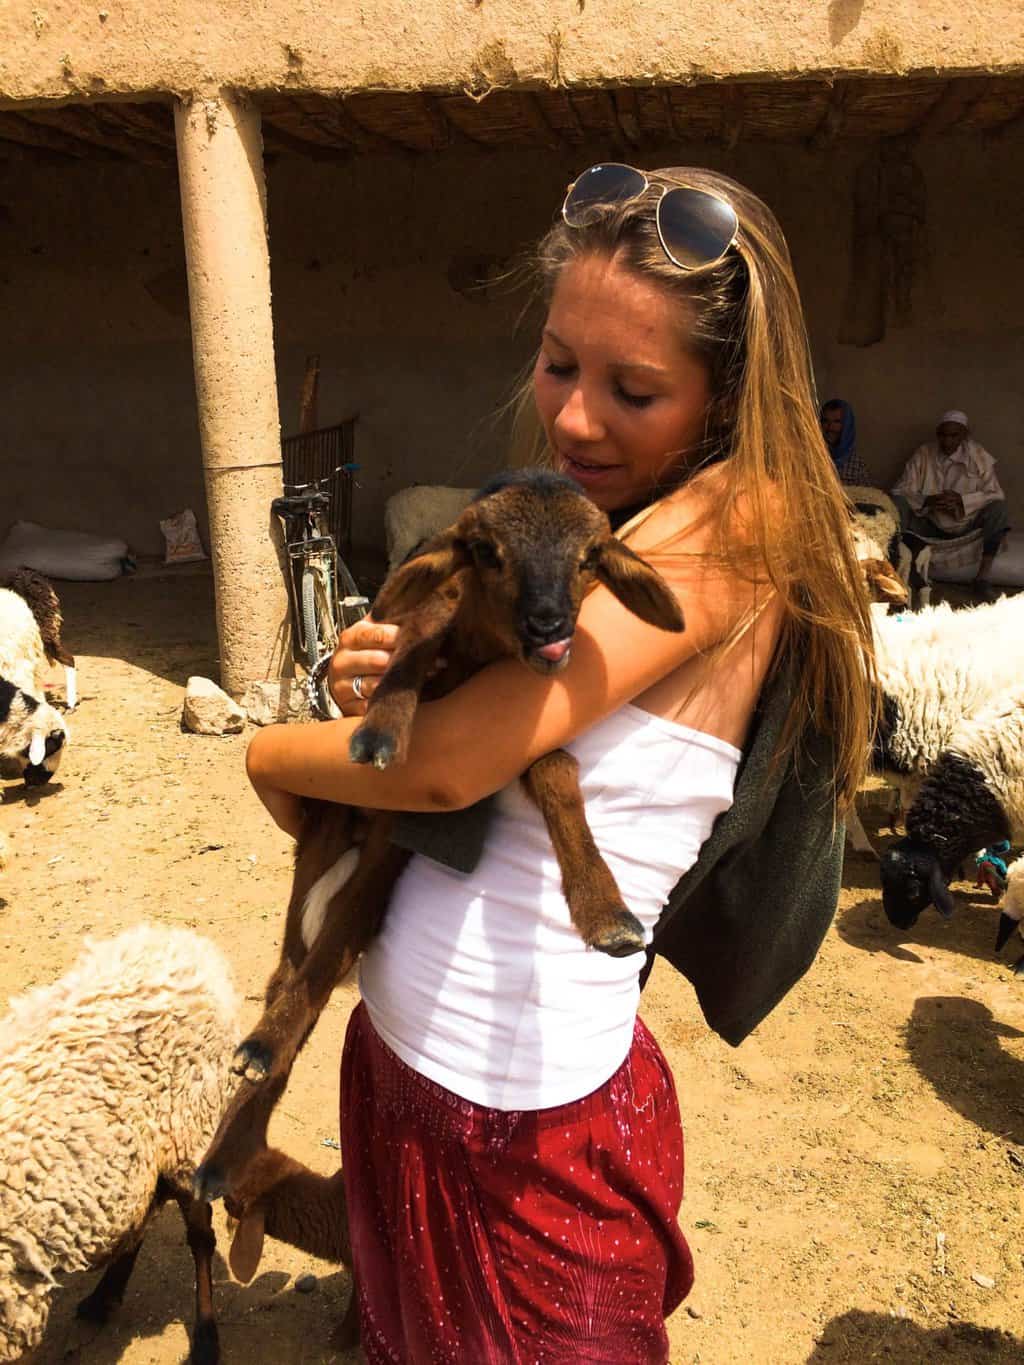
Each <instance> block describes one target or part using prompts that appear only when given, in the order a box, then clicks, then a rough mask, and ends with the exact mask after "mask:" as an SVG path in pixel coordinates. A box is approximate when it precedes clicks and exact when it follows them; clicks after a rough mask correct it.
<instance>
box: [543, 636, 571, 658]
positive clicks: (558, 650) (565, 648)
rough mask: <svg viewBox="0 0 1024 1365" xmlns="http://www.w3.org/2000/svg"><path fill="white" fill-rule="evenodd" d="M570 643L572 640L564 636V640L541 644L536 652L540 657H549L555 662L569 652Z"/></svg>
mask: <svg viewBox="0 0 1024 1365" xmlns="http://www.w3.org/2000/svg"><path fill="white" fill-rule="evenodd" d="M571 644H572V641H571V640H570V639H569V637H568V636H566V638H565V639H564V640H555V641H554V642H553V643H552V644H550V645H541V647H540V648H539V649H538V650H537V653H538V654H539V655H540V657H541V658H542V659H549V660H550V661H551V663H553V664H557V663H560V662H561V660H562V659H564V658H565V656H566V655H567V654H568V653H569V646H570V645H571Z"/></svg>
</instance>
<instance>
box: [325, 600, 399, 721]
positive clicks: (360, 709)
mask: <svg viewBox="0 0 1024 1365" xmlns="http://www.w3.org/2000/svg"><path fill="white" fill-rule="evenodd" d="M397 638H398V627H397V626H389V625H386V624H381V623H380V622H379V621H374V620H373V618H372V617H370V616H364V617H363V619H362V620H361V621H357V622H356V623H355V625H354V626H348V627H346V629H345V630H343V631H342V632H341V635H340V636H339V637H338V647H337V649H336V650H335V651H334V657H333V658H332V659H331V662H330V665H329V666H328V669H327V684H328V686H329V687H330V689H331V696H332V697H333V698H334V700H335V702H336V703H337V705H338V706H339V707H340V708H341V714H342V715H343V716H365V715H366V703H367V701H369V699H370V697H372V696H373V694H374V692H375V691H376V688H377V684H378V682H379V681H380V676H381V674H382V673H383V672H384V670H385V669H386V668H387V666H388V664H389V663H390V661H391V655H392V653H393V652H394V648H395V640H396V639H397ZM356 678H358V679H359V691H358V693H357V692H356V689H355V686H354V682H355V679H356Z"/></svg>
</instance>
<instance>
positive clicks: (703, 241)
mask: <svg viewBox="0 0 1024 1365" xmlns="http://www.w3.org/2000/svg"><path fill="white" fill-rule="evenodd" d="M650 184H651V181H650V180H648V178H647V176H646V175H645V174H644V172H643V171H638V170H636V169H635V167H633V166H624V165H621V164H620V163H619V162H617V161H610V162H606V163H605V164H603V165H600V166H591V167H590V168H589V170H586V171H584V172H583V174H582V175H580V176H579V177H578V178H577V179H576V180H574V181H573V183H572V184H571V185H570V186H569V192H568V194H566V196H565V203H564V204H563V205H562V217H563V218H564V219H565V221H566V223H567V224H568V225H569V227H585V226H586V225H587V224H588V223H591V222H593V221H594V219H595V216H596V215H597V214H598V213H600V211H601V210H602V209H605V208H608V207H609V205H618V204H626V203H628V202H629V201H630V200H631V199H639V197H640V196H641V195H642V194H643V193H644V191H645V190H646V189H647V188H648V186H649V185H650ZM657 188H660V190H661V198H660V199H659V200H658V207H657V210H656V214H655V222H656V224H657V228H658V239H659V241H660V242H661V247H662V250H663V251H664V253H665V255H666V256H667V257H668V258H669V260H670V261H671V262H672V264H673V265H677V266H679V268H680V270H701V269H702V268H703V267H704V266H708V265H714V264H715V262H716V261H720V260H721V259H722V257H723V256H724V255H725V253H726V252H727V251H728V250H729V248H730V247H731V246H732V244H733V242H735V240H736V233H737V231H738V230H739V220H738V219H737V217H736V210H735V209H734V208H733V206H732V205H731V204H730V203H729V201H728V200H727V199H723V198H722V197H721V196H720V195H717V194H711V193H710V192H709V191H708V190H697V189H693V188H692V187H690V186H678V187H676V188H675V189H672V188H669V186H667V185H661V186H658V187H657Z"/></svg>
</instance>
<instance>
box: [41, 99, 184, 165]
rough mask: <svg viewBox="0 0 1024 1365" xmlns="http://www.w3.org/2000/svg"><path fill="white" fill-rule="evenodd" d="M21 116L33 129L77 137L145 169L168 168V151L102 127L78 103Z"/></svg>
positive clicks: (170, 159)
mask: <svg viewBox="0 0 1024 1365" xmlns="http://www.w3.org/2000/svg"><path fill="white" fill-rule="evenodd" d="M25 117H26V118H27V119H28V120H29V121H30V122H32V123H34V124H36V125H37V126H40V125H41V126H43V127H46V128H50V129H53V130H55V131H57V132H60V133H65V134H67V135H68V136H70V137H74V138H78V139H79V140H80V141H82V142H84V143H87V144H88V145H89V146H92V147H100V148H102V149H103V150H104V151H107V152H112V153H114V155H116V156H123V157H125V158H126V159H127V160H129V161H138V162H140V163H141V164H142V165H145V166H169V165H170V164H171V163H172V162H173V160H174V156H173V154H172V153H171V151H170V150H169V149H168V148H159V147H154V146H153V145H152V143H150V142H145V141H142V140H140V139H138V138H136V137H134V136H133V135H132V134H131V133H128V132H124V131H122V130H121V129H119V128H111V127H108V126H105V125H104V123H103V121H102V120H101V119H99V118H97V116H96V113H95V111H94V110H93V109H90V108H89V107H88V106H86V105H82V104H65V105H62V106H61V108H59V109H32V110H26V111H25Z"/></svg>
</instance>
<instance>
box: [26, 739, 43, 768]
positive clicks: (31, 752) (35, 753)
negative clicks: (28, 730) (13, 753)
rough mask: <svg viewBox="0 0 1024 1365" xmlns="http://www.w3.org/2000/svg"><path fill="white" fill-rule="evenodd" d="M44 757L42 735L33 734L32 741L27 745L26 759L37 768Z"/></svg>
mask: <svg viewBox="0 0 1024 1365" xmlns="http://www.w3.org/2000/svg"><path fill="white" fill-rule="evenodd" d="M45 757H46V740H45V739H44V738H43V736H42V735H33V736H32V743H31V744H30V745H29V746H28V761H29V762H30V763H31V764H33V765H34V766H35V767H37V768H38V767H39V765H40V763H42V761H43V759H44V758H45Z"/></svg>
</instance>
